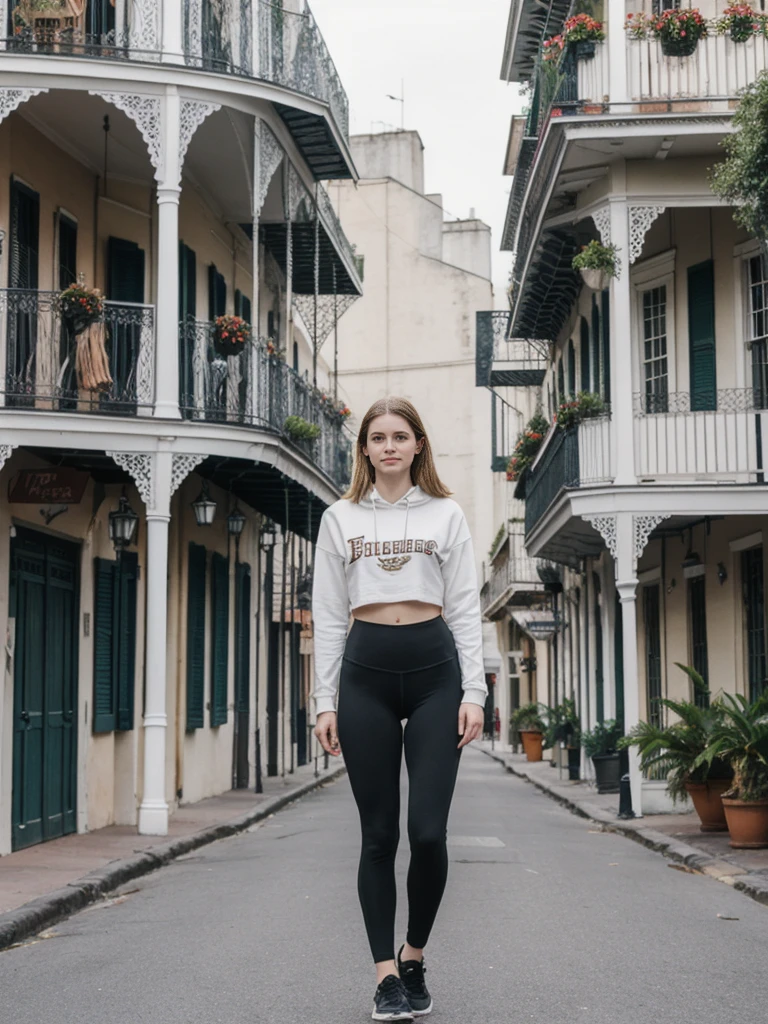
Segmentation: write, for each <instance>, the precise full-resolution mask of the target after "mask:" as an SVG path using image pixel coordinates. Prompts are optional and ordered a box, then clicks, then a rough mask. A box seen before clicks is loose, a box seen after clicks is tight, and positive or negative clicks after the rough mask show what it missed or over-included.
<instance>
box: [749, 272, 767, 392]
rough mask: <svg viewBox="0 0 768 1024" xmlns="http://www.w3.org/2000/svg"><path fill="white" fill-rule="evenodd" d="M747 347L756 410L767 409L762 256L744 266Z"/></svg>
mask: <svg viewBox="0 0 768 1024" xmlns="http://www.w3.org/2000/svg"><path fill="white" fill-rule="evenodd" d="M747 274H748V282H747V283H748V289H747V291H748V297H747V308H748V318H747V345H748V347H749V349H750V350H751V352H752V387H753V389H754V392H755V396H754V397H755V407H756V408H757V409H766V408H768V272H767V268H766V265H765V261H764V260H763V259H762V257H761V256H753V257H752V258H751V259H750V260H749V261H748V263H747Z"/></svg>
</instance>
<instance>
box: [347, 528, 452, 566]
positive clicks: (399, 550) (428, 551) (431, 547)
mask: <svg viewBox="0 0 768 1024" xmlns="http://www.w3.org/2000/svg"><path fill="white" fill-rule="evenodd" d="M347 543H348V544H349V548H350V559H349V564H350V565H352V563H353V562H356V561H357V560H358V559H359V558H378V560H379V568H380V569H384V571H385V572H398V571H399V570H400V569H402V568H403V566H404V565H406V564H407V563H408V562H410V560H411V557H410V556H411V555H412V554H414V553H415V554H420V555H433V554H434V553H435V551H436V550H437V541H434V540H414V539H413V538H409V539H408V540H383V541H378V540H377V541H366V540H365V536H362V537H350V538H349V540H348V541H347ZM387 555H390V556H395V557H390V558H387V557H382V556H387Z"/></svg>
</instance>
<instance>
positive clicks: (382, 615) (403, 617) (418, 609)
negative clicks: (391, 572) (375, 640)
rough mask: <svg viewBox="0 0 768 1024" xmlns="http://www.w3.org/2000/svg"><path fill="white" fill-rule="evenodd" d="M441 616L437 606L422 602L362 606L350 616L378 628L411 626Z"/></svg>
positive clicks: (440, 610) (441, 610)
mask: <svg viewBox="0 0 768 1024" xmlns="http://www.w3.org/2000/svg"><path fill="white" fill-rule="evenodd" d="M442 614H443V609H442V608H441V607H440V605H439V604H426V603H425V602H424V601H397V602H395V603H393V604H363V605H360V607H359V608H355V609H354V611H353V612H352V615H353V617H354V618H356V619H360V621H361V622H376V623H378V624H379V625H380V626H412V625H413V624H414V623H416V622H428V621H429V619H436V618H437V617H438V615H442Z"/></svg>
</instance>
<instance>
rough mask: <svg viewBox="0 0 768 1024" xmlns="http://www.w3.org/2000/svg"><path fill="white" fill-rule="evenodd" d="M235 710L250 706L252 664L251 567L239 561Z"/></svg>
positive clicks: (237, 574)
mask: <svg viewBox="0 0 768 1024" xmlns="http://www.w3.org/2000/svg"><path fill="white" fill-rule="evenodd" d="M235 594H236V597H235V710H236V711H240V712H245V711H247V710H248V708H249V699H248V698H249V688H248V678H249V671H250V664H251V567H250V565H247V564H246V563H245V562H238V563H237V567H236V585H235Z"/></svg>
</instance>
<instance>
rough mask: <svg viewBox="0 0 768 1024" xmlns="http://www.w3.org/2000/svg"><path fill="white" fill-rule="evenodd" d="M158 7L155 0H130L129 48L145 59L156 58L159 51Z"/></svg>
mask: <svg viewBox="0 0 768 1024" xmlns="http://www.w3.org/2000/svg"><path fill="white" fill-rule="evenodd" d="M160 7H161V5H160V4H159V3H158V2H157V0H131V25H130V29H129V32H130V41H131V49H132V50H137V51H139V53H141V54H143V55H144V59H145V60H152V59H153V58H154V59H155V60H157V57H156V56H155V54H157V53H158V52H159V51H160Z"/></svg>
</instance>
